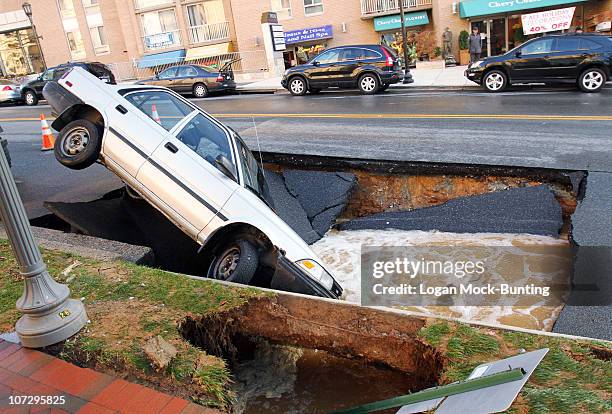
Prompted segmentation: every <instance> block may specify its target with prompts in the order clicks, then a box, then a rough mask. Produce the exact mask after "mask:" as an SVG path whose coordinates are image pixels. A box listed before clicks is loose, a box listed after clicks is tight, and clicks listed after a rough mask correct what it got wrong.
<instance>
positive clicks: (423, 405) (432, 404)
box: [397, 398, 444, 414]
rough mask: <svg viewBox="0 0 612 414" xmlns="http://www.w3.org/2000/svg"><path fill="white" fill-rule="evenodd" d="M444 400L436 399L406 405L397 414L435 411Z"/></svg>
mask: <svg viewBox="0 0 612 414" xmlns="http://www.w3.org/2000/svg"><path fill="white" fill-rule="evenodd" d="M443 399H444V398H436V399H435V400H429V401H423V402H420V403H414V404H408V405H404V406H403V407H402V408H400V409H399V411H398V412H397V414H415V413H422V412H425V411H431V410H435V408H436V407H437V406H438V405H439V404H440V403H441V402H442V400H443Z"/></svg>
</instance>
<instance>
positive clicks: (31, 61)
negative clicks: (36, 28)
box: [0, 29, 43, 76]
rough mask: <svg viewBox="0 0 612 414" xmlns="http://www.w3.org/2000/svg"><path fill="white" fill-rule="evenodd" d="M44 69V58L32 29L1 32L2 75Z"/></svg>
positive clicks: (20, 73) (15, 74) (26, 73)
mask: <svg viewBox="0 0 612 414" xmlns="http://www.w3.org/2000/svg"><path fill="white" fill-rule="evenodd" d="M42 71H43V64H42V58H41V54H40V50H39V49H38V46H37V44H36V40H35V38H34V33H33V32H32V29H22V30H15V31H13V32H8V33H0V74H1V75H3V76H24V75H28V74H31V73H39V72H42Z"/></svg>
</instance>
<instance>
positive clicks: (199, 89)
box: [195, 85, 206, 96]
mask: <svg viewBox="0 0 612 414" xmlns="http://www.w3.org/2000/svg"><path fill="white" fill-rule="evenodd" d="M205 93H206V91H205V89H204V87H203V86H202V85H198V86H196V88H195V94H196V95H197V96H204V94H205Z"/></svg>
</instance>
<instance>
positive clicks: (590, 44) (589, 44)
mask: <svg viewBox="0 0 612 414" xmlns="http://www.w3.org/2000/svg"><path fill="white" fill-rule="evenodd" d="M602 47H603V46H602V45H600V44H599V43H597V42H594V41H592V40H589V39H580V49H581V50H595V49H600V48H602Z"/></svg>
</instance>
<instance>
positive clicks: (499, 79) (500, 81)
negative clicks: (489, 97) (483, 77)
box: [486, 73, 504, 91]
mask: <svg viewBox="0 0 612 414" xmlns="http://www.w3.org/2000/svg"><path fill="white" fill-rule="evenodd" d="M486 82H487V88H489V89H490V90H492V91H498V90H500V89H501V87H502V86H503V85H504V78H503V76H502V75H500V74H499V73H492V74H490V75H489V76H487V81H486Z"/></svg>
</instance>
